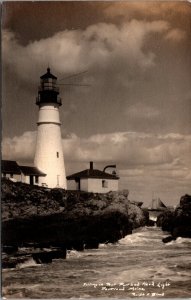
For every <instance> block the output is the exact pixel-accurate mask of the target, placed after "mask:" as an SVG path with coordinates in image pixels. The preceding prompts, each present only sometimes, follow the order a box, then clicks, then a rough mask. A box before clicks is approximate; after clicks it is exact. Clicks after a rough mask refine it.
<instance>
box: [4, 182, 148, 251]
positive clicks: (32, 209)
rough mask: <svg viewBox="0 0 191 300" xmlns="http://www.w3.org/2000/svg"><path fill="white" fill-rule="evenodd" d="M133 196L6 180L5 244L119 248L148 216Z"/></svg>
mask: <svg viewBox="0 0 191 300" xmlns="http://www.w3.org/2000/svg"><path fill="white" fill-rule="evenodd" d="M127 196H128V195H127V194H126V193H125V192H124V193H121V192H118V193H117V192H110V193H107V194H93V193H86V192H78V191H65V190H62V189H47V188H42V187H36V186H30V185H27V184H23V183H13V182H11V181H9V180H6V179H3V180H2V243H3V245H4V249H6V248H7V249H8V248H9V247H13V248H15V249H16V248H17V247H23V246H25V247H29V246H31V245H33V246H36V247H40V248H43V247H59V248H62V249H76V250H83V248H84V247H86V248H96V247H98V244H99V243H108V242H112V243H113V242H116V241H118V240H119V239H120V238H122V237H124V236H125V235H127V234H130V233H131V232H132V230H133V229H134V228H137V227H139V226H144V225H145V224H146V222H147V221H148V215H147V214H146V213H145V212H143V211H142V210H141V208H139V207H138V206H137V205H135V204H131V203H130V201H129V200H128V199H127Z"/></svg>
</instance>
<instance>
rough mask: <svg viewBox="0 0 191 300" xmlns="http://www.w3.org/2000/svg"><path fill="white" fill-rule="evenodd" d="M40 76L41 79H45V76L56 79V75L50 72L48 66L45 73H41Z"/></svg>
mask: <svg viewBox="0 0 191 300" xmlns="http://www.w3.org/2000/svg"><path fill="white" fill-rule="evenodd" d="M40 78H41V79H46V78H52V79H57V77H56V76H54V75H53V74H51V73H50V68H47V73H45V74H44V75H42V76H41V77H40Z"/></svg>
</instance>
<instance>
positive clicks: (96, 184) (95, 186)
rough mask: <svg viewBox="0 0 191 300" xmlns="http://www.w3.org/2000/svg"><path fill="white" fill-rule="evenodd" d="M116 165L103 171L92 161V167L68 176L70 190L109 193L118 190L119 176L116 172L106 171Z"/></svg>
mask: <svg viewBox="0 0 191 300" xmlns="http://www.w3.org/2000/svg"><path fill="white" fill-rule="evenodd" d="M109 167H115V166H113V165H112V166H107V167H105V168H104V170H103V171H100V170H97V169H94V167H93V162H92V161H91V162H90V168H89V169H86V170H83V171H81V172H78V173H74V174H72V175H69V176H67V177H66V178H67V186H68V190H78V191H85V192H90V193H107V192H110V191H118V189H119V177H118V176H117V174H116V172H115V171H113V172H112V174H110V173H107V172H105V169H106V168H109Z"/></svg>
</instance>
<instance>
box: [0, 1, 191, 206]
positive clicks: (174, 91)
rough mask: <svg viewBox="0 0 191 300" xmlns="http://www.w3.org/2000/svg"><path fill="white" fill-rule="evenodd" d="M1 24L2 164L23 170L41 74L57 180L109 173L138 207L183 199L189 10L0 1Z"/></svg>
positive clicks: (190, 86)
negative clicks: (57, 143)
mask: <svg viewBox="0 0 191 300" xmlns="http://www.w3.org/2000/svg"><path fill="white" fill-rule="evenodd" d="M2 24H3V25H2V26H3V32H2V62H3V64H2V70H3V74H2V75H3V76H2V87H3V91H2V96H3V97H2V157H3V158H4V159H11V160H16V161H17V162H19V163H22V164H26V165H27V164H32V163H33V159H34V153H35V140H36V130H37V125H36V122H37V118H38V107H37V106H36V105H35V99H36V96H37V94H38V85H39V80H40V76H41V75H42V74H44V73H46V69H47V67H48V66H49V67H50V68H51V72H52V73H53V74H54V75H55V76H57V77H58V83H59V84H60V96H61V97H62V101H63V105H62V106H61V108H60V117H61V121H62V138H63V149H64V157H65V165H66V173H67V175H70V174H71V173H74V172H78V171H81V170H83V169H86V168H88V166H89V161H94V167H95V168H98V169H103V167H104V166H105V165H107V164H111V163H112V164H116V165H117V171H118V173H119V176H120V189H129V192H130V193H129V198H130V199H131V200H137V201H144V204H145V205H148V204H149V203H150V202H151V199H152V197H155V198H156V197H157V198H158V197H159V198H160V199H161V200H162V201H163V202H164V203H165V204H167V205H176V204H177V203H178V202H179V200H180V197H181V196H182V195H184V194H186V193H188V194H189V193H191V155H190V153H191V56H190V53H191V3H189V2H184V1H177V2H176V1H164V2H162V1H148V2H144V1H139V2H138V1H133V2H132V1H122V2H115V1H113V2H110V1H106V2H101V1H92V2H86V1H83V2H73V1H69V2H19V1H18V2H17V1H16V2H4V3H3V20H2ZM78 73H82V74H81V75H79V76H74V77H71V78H70V75H74V74H78ZM67 77H69V78H67ZM68 83H69V84H71V83H72V84H78V85H79V84H80V85H87V86H75V85H73V86H72V85H61V84H68Z"/></svg>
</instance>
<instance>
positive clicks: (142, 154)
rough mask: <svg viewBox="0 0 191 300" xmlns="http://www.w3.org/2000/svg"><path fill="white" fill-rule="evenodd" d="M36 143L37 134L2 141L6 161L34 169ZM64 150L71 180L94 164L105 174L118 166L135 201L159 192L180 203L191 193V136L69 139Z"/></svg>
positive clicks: (122, 135) (119, 134)
mask: <svg viewBox="0 0 191 300" xmlns="http://www.w3.org/2000/svg"><path fill="white" fill-rule="evenodd" d="M35 140H36V132H25V133H24V134H23V135H21V136H15V137H13V138H12V139H11V138H5V139H3V141H2V156H3V159H12V160H17V161H18V162H20V163H24V164H29V163H30V164H31V163H32V162H33V158H34V152H35ZM63 149H64V156H65V164H66V169H67V174H71V173H73V172H76V171H80V170H82V169H84V168H87V167H88V163H89V161H92V160H93V161H94V163H95V164H94V165H95V167H98V166H101V168H103V166H105V165H106V164H109V163H116V164H117V169H118V172H119V176H120V188H121V189H124V188H128V189H129V190H130V196H131V197H130V198H131V199H134V200H140V201H141V200H145V201H146V203H148V201H147V200H148V197H149V198H150V197H151V192H152V191H155V193H156V194H157V195H158V196H160V197H161V198H163V199H167V200H168V201H171V200H172V199H173V201H174V202H173V203H176V202H178V200H179V198H180V196H181V195H183V194H184V193H189V192H191V191H190V178H191V171H190V170H191V158H190V152H191V135H181V134H175V133H171V134H166V135H156V134H150V133H143V132H142V133H136V132H114V133H111V134H96V135H92V136H90V137H88V138H80V137H78V136H77V135H76V134H66V133H65V137H64V139H63ZM98 168H99V167H98ZM174 195H175V196H174Z"/></svg>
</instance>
